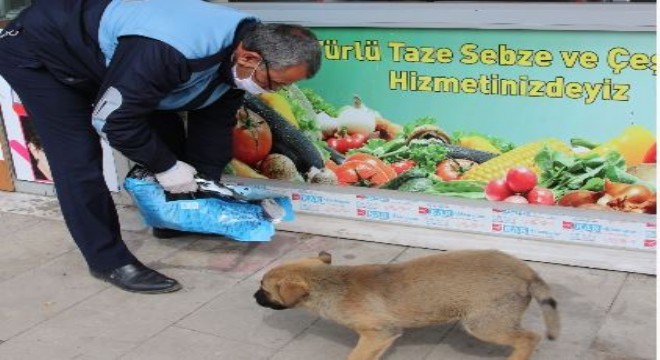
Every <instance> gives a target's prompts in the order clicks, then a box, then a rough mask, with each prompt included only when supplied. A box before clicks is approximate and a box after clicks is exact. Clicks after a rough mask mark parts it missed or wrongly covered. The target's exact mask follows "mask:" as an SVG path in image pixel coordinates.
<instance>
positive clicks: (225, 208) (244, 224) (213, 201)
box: [124, 170, 294, 241]
mask: <svg viewBox="0 0 660 360" xmlns="http://www.w3.org/2000/svg"><path fill="white" fill-rule="evenodd" d="M145 174H147V173H146V172H145V170H140V171H137V172H136V171H135V170H133V171H131V172H130V173H129V175H128V176H127V177H126V179H125V180H124V188H125V189H126V190H127V191H128V193H129V194H130V195H131V196H132V197H133V200H134V201H135V204H136V205H137V207H138V209H139V211H140V214H142V217H143V218H144V221H145V223H146V224H147V225H148V226H152V227H158V228H167V229H174V230H181V231H190V232H199V233H206V234H215V235H223V236H226V237H228V238H231V239H235V240H239V241H269V240H270V239H271V237H272V236H273V235H274V234H275V226H274V224H273V222H272V219H270V218H269V217H268V216H267V215H266V214H264V211H263V208H262V206H261V205H260V204H259V200H262V199H272V200H274V201H275V202H276V203H277V205H279V206H280V207H282V208H283V209H284V211H285V213H284V217H283V218H282V220H283V221H293V219H294V212H293V206H292V204H291V200H290V199H289V198H287V197H283V196H281V195H279V194H275V193H270V192H268V191H266V190H263V189H256V188H251V187H249V186H240V187H232V190H234V191H236V192H237V193H239V194H240V195H242V197H243V198H244V199H247V201H245V200H242V201H239V200H234V199H231V198H216V197H208V196H207V197H204V198H196V199H187V200H176V201H172V200H170V201H168V199H167V196H166V194H165V191H164V190H163V188H162V187H161V186H160V185H159V184H158V183H157V182H156V181H155V179H154V178H153V176H151V175H145Z"/></svg>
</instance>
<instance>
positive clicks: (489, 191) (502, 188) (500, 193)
mask: <svg viewBox="0 0 660 360" xmlns="http://www.w3.org/2000/svg"><path fill="white" fill-rule="evenodd" d="M484 192H485V193H486V199H488V200H491V201H502V200H504V199H506V198H508V197H509V196H511V195H513V191H511V189H509V186H508V185H507V184H506V181H504V179H496V180H491V181H489V182H488V184H486V188H485V189H484Z"/></svg>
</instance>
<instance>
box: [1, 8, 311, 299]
mask: <svg viewBox="0 0 660 360" xmlns="http://www.w3.org/2000/svg"><path fill="white" fill-rule="evenodd" d="M0 36H1V37H0V54H2V56H1V57H0V75H2V76H3V77H4V78H5V79H6V80H7V81H8V82H9V84H10V85H11V86H12V87H13V89H14V90H15V91H16V92H17V93H18V95H19V96H20V98H21V100H22V102H23V104H24V105H25V107H26V109H27V112H28V115H29V116H30V117H31V119H32V121H34V123H35V126H36V128H37V132H38V133H39V136H40V138H41V140H42V143H43V146H44V149H45V151H46V155H47V157H48V161H49V163H50V166H51V170H52V174H53V177H54V181H55V189H56V192H57V196H58V198H59V202H60V206H61V208H62V213H63V215H64V218H65V220H66V224H67V226H68V228H69V231H70V233H71V235H72V237H73V239H74V240H75V242H76V244H77V245H78V247H79V248H80V250H81V252H82V254H83V256H84V257H85V260H86V261H87V264H88V266H89V269H90V272H91V273H92V275H94V276H95V277H97V278H99V279H102V280H105V281H108V282H110V283H112V284H113V285H115V286H118V287H119V288H121V289H124V290H128V291H134V292H141V293H162V292H171V291H176V290H178V289H180V288H181V286H180V284H179V283H178V282H177V281H176V280H174V279H171V278H169V277H167V276H165V275H163V274H161V273H159V272H157V271H155V270H153V269H150V268H148V267H147V266H145V265H143V264H142V263H140V261H139V260H137V259H136V258H135V257H134V256H133V254H131V252H130V251H129V250H128V249H127V247H126V244H125V243H124V241H123V240H122V238H121V233H120V227H119V222H118V219H117V213H116V210H115V206H114V203H113V200H112V198H111V196H110V192H109V191H108V189H107V186H106V185H105V182H104V178H103V170H102V154H101V146H100V141H99V137H104V138H105V139H107V140H108V142H109V143H110V145H111V146H112V147H113V148H115V149H117V150H118V151H120V152H121V153H123V154H124V155H125V156H126V157H128V158H129V159H131V160H133V161H135V162H136V163H139V164H141V165H143V166H145V167H146V168H147V169H149V170H151V171H152V172H153V173H155V174H156V178H157V180H158V181H159V183H160V184H161V185H162V186H163V188H164V189H165V190H166V191H169V192H171V193H185V192H193V191H195V190H196V189H197V185H196V183H195V181H194V176H195V175H196V174H197V175H202V176H204V177H205V178H209V179H220V175H221V173H222V170H223V168H224V167H225V165H226V164H227V163H228V162H229V161H230V159H231V157H232V154H231V149H232V128H233V126H234V124H235V113H236V111H237V109H238V107H239V106H240V105H241V103H242V99H243V94H244V92H245V91H248V92H251V93H254V94H258V93H260V92H263V91H271V90H276V89H277V88H279V87H282V86H286V85H289V84H291V83H294V82H296V81H298V80H302V79H305V78H310V77H312V76H314V75H315V74H316V72H317V71H318V69H319V67H320V61H321V55H320V48H319V45H318V40H317V39H316V37H315V36H314V35H313V34H312V33H311V32H310V31H309V30H307V29H305V28H303V27H300V26H296V25H285V24H279V25H278V24H263V23H261V22H259V21H258V20H257V19H255V18H254V17H252V16H250V15H248V14H245V13H242V12H239V11H236V10H233V9H230V8H227V7H224V6H221V5H217V4H211V3H207V2H204V1H202V0H131V1H129V0H93V1H92V0H58V1H53V0H35V1H34V2H33V4H32V6H31V7H29V8H28V9H26V10H25V11H24V12H23V13H21V15H20V16H19V17H18V18H17V19H16V20H15V21H13V22H12V23H11V24H9V26H8V27H7V28H6V29H5V31H4V32H3V33H2V35H0ZM180 111H188V118H187V126H186V127H185V129H184V123H183V121H182V119H181V118H180V117H179V115H178V112H180ZM156 235H158V234H156Z"/></svg>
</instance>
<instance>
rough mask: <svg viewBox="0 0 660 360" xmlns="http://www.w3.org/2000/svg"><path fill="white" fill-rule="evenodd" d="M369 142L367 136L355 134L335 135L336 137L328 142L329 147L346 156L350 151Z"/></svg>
mask: <svg viewBox="0 0 660 360" xmlns="http://www.w3.org/2000/svg"><path fill="white" fill-rule="evenodd" d="M365 141H367V136H366V135H364V134H362V133H354V134H353V135H348V134H344V135H338V134H337V135H335V136H334V137H331V138H329V139H328V140H326V142H327V143H328V146H330V147H331V148H333V149H335V150H337V151H339V152H340V153H342V154H345V153H346V152H347V151H348V150H352V149H356V148H359V147H361V146H362V145H363V144H364V142H365Z"/></svg>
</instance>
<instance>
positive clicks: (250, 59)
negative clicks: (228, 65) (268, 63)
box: [234, 42, 262, 69]
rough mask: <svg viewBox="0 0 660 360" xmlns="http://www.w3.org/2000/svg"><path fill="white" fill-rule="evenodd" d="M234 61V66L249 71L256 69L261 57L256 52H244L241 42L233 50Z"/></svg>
mask: <svg viewBox="0 0 660 360" xmlns="http://www.w3.org/2000/svg"><path fill="white" fill-rule="evenodd" d="M234 59H235V60H236V64H238V65H241V66H245V67H247V68H250V69H254V68H256V67H257V66H258V65H259V63H260V62H261V60H262V58H261V55H259V53H257V52H256V51H251V50H245V48H244V47H243V42H240V43H239V44H238V46H237V47H236V50H234Z"/></svg>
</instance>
